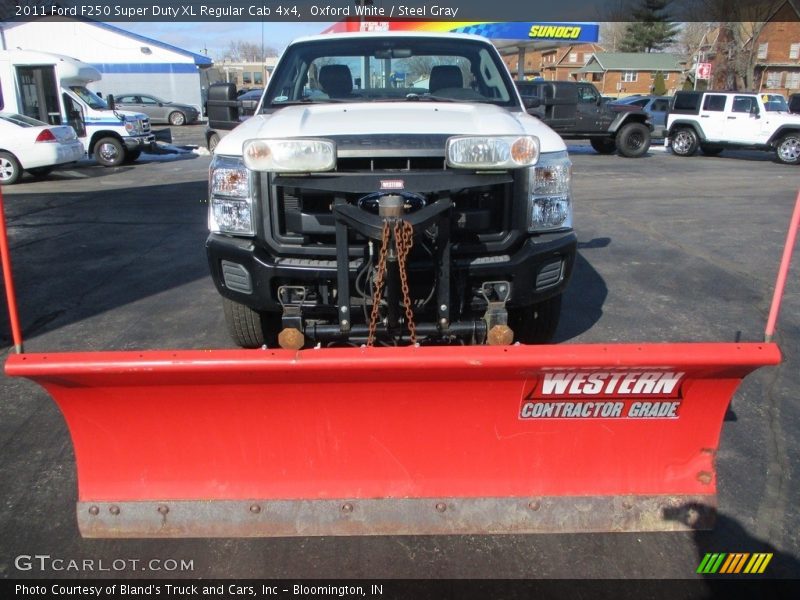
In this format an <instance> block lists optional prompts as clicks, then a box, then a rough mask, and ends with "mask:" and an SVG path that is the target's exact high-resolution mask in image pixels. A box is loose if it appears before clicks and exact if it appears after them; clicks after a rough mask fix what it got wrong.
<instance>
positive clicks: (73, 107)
mask: <svg viewBox="0 0 800 600" xmlns="http://www.w3.org/2000/svg"><path fill="white" fill-rule="evenodd" d="M62 99H63V101H64V111H65V112H66V114H67V125H71V126H72V128H73V129H74V130H75V132H76V133H77V134H78V137H79V138H85V137H86V121H85V118H84V115H83V107H82V106H81V105H80V104H78V103H77V102H75V100H73V99H72V98H70V96H69V94H62Z"/></svg>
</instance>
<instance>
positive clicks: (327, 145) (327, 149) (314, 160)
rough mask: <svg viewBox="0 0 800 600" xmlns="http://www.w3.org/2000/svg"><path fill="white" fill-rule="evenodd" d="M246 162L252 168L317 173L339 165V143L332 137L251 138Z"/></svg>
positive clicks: (274, 171)
mask: <svg viewBox="0 0 800 600" xmlns="http://www.w3.org/2000/svg"><path fill="white" fill-rule="evenodd" d="M243 150H244V164H245V166H247V168H248V169H251V170H253V171H271V172H273V173H315V172H318V171H332V170H333V169H334V168H335V167H336V144H334V143H333V142H331V141H329V140H317V139H306V140H301V139H289V140H248V141H246V142H245V143H244V146H243Z"/></svg>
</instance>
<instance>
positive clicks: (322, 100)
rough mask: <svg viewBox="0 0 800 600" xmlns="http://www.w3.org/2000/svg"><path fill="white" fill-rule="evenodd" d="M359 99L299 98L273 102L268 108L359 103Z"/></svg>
mask: <svg viewBox="0 0 800 600" xmlns="http://www.w3.org/2000/svg"><path fill="white" fill-rule="evenodd" d="M359 101H360V98H301V99H299V100H273V101H272V102H270V103H269V105H270V106H292V105H295V104H336V103H342V102H359Z"/></svg>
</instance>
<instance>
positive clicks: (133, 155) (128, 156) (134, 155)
mask: <svg viewBox="0 0 800 600" xmlns="http://www.w3.org/2000/svg"><path fill="white" fill-rule="evenodd" d="M141 155H142V151H141V150H128V151H127V152H125V162H126V163H132V162H134V161H135V160H137V159H138V158H139V157H140V156H141Z"/></svg>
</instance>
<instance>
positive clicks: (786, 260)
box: [764, 191, 800, 342]
mask: <svg viewBox="0 0 800 600" xmlns="http://www.w3.org/2000/svg"><path fill="white" fill-rule="evenodd" d="M798 224H800V191H799V192H797V200H795V203H794V211H793V212H792V219H791V221H789V232H788V233H787V234H786V244H784V247H783V256H782V257H781V265H780V267H778V278H777V280H776V281H775V291H774V292H773V294H772V305H771V306H770V309H769V318H768V319H767V328H766V331H765V332H764V341H766V342H771V341H772V338H773V336H774V335H775V324H776V323H777V321H778V313H779V312H780V308H781V300H782V299H783V289H784V287H785V286H786V277H787V276H788V274H789V264H790V263H791V260H792V251H793V250H794V243H795V241H797V229H798Z"/></svg>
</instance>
